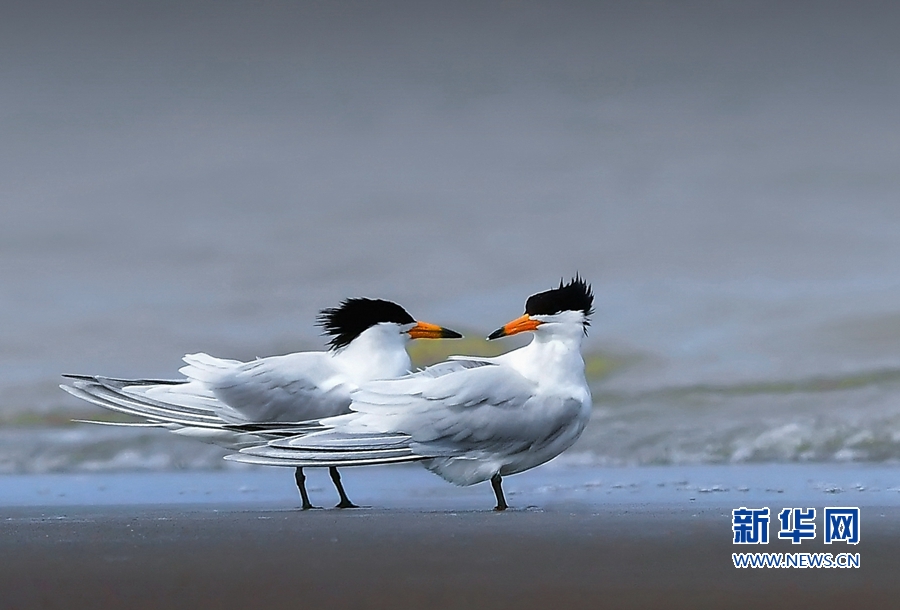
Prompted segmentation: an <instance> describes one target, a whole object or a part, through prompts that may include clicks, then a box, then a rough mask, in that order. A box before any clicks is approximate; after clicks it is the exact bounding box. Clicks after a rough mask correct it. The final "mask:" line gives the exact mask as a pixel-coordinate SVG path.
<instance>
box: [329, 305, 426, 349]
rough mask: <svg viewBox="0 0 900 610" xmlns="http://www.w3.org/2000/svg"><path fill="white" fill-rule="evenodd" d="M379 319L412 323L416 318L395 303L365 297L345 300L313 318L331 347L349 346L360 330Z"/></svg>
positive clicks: (372, 324) (369, 326)
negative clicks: (328, 338)
mask: <svg viewBox="0 0 900 610" xmlns="http://www.w3.org/2000/svg"><path fill="white" fill-rule="evenodd" d="M380 322H394V323H396V324H412V323H414V322H415V320H414V319H413V317H412V316H411V315H409V313H407V311H406V310H405V309H403V308H402V307H400V306H399V305H397V304H396V303H392V302H391V301H383V300H381V299H365V298H357V299H346V300H344V301H343V302H342V303H341V304H340V305H339V306H337V307H330V308H328V309H323V310H322V311H320V312H319V315H318V317H317V318H316V324H317V325H318V326H320V327H322V330H323V331H324V333H323V334H325V335H327V336H329V337H331V340H330V341H329V342H328V345H330V346H331V349H339V348H342V347H344V346H346V345H349V344H350V342H351V341H353V340H354V339H356V338H357V337H358V336H359V335H361V334H362V333H363V331H365V330H366V329H368V328H371V327H372V326H375V325H376V324H379V323H380Z"/></svg>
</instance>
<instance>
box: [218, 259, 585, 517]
mask: <svg viewBox="0 0 900 610" xmlns="http://www.w3.org/2000/svg"><path fill="white" fill-rule="evenodd" d="M592 313H593V293H592V291H591V287H590V285H589V284H588V283H587V282H585V281H584V280H583V279H581V278H580V277H578V276H576V277H574V278H573V279H572V280H571V281H569V282H562V281H561V282H560V284H559V287H557V288H553V289H551V290H548V291H545V292H541V293H538V294H535V295H532V296H531V297H530V298H529V299H528V300H527V301H526V303H525V314H524V315H522V316H521V317H519V318H516V319H515V320H513V321H511V322H509V323H508V324H506V325H505V326H503V327H501V328H499V329H497V330H496V331H494V332H493V333H491V335H490V337H489V338H490V339H498V338H500V337H506V336H511V335H515V334H518V333H522V332H530V333H532V334H533V339H532V341H531V342H530V343H529V344H528V345H526V346H525V347H522V348H519V349H516V350H513V351H510V352H508V353H506V354H503V355H501V356H497V357H494V358H479V357H465V356H457V357H453V358H451V359H450V360H448V361H446V362H443V363H440V364H437V365H434V366H432V367H428V368H426V369H424V370H422V371H420V372H417V373H413V374H410V375H406V376H404V377H400V378H398V379H393V380H381V381H373V382H369V383H364V384H362V385H361V386H360V387H359V389H357V390H354V391H353V392H352V393H351V397H352V401H353V402H352V404H351V405H350V408H351V410H352V411H353V412H352V413H350V414H348V415H342V416H338V417H332V418H328V419H324V420H321V421H320V422H319V424H320V425H321V426H323V429H322V430H320V431H316V432H313V433H311V434H304V435H297V436H294V437H287V438H279V439H273V440H270V441H269V442H267V443H265V444H260V445H256V446H251V447H246V448H244V449H242V450H241V451H240V453H237V454H233V455H229V456H226V459H231V460H238V461H242V462H250V463H255V464H269V465H280V466H354V465H367V464H390V463H398V462H414V461H417V462H420V463H421V464H422V465H423V466H425V468H427V469H428V470H431V471H432V472H434V473H436V474H438V475H440V476H441V477H443V478H444V479H446V480H447V481H450V482H451V483H455V484H457V485H472V484H474V483H479V482H482V481H490V482H491V485H492V487H493V490H494V494H495V496H496V500H497V504H496V507H495V510H505V509H506V508H507V503H506V499H505V497H504V495H503V488H502V478H503V477H504V476H507V475H512V474H516V473H519V472H524V471H526V470H529V469H531V468H534V467H535V466H539V465H540V464H543V463H545V462H547V461H549V460H551V459H553V458H554V457H556V456H557V455H559V454H560V453H562V452H563V451H565V450H566V449H568V448H569V447H571V446H572V444H573V443H575V441H576V440H577V439H578V437H579V436H580V435H581V433H582V431H583V430H584V428H585V425H586V424H587V422H588V418H589V417H590V413H591V394H590V390H589V388H588V384H587V381H586V379H585V375H584V360H583V358H582V355H581V345H582V341H583V339H584V337H585V336H586V334H587V328H588V325H589V324H590V316H591V314H592Z"/></svg>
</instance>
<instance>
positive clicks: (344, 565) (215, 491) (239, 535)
mask: <svg viewBox="0 0 900 610" xmlns="http://www.w3.org/2000/svg"><path fill="white" fill-rule="evenodd" d="M280 475H285V476H284V477H282V476H280ZM160 476H161V475H160ZM166 477H167V478H166ZM890 477H891V471H890V468H885V467H862V468H858V467H852V466H850V467H822V466H811V467H790V466H743V467H719V468H715V467H703V468H695V469H690V468H687V469H679V468H656V469H644V468H626V469H597V468H579V467H565V468H561V467H557V468H547V469H538V470H537V471H534V472H532V473H528V474H526V475H523V476H521V477H518V479H520V480H518V481H517V477H511V478H510V479H509V485H508V487H509V491H510V499H511V504H513V505H514V506H515V508H514V509H513V510H510V511H508V512H506V513H494V512H492V511H491V510H489V506H490V497H489V494H490V492H489V490H488V489H485V488H483V486H475V487H473V488H468V489H462V490H460V489H457V488H453V487H451V486H445V485H444V484H443V483H442V482H441V481H440V480H439V479H437V478H436V477H431V476H428V473H425V472H423V471H422V472H420V471H417V470H414V469H403V468H401V469H399V471H391V470H390V469H386V468H385V469H370V470H369V471H368V472H366V469H360V470H356V471H350V472H348V473H347V475H346V476H345V481H346V482H347V484H348V491H350V490H353V492H354V493H355V495H356V496H357V498H356V499H357V500H358V501H365V502H366V503H373V506H371V507H369V508H362V509H359V510H350V511H339V510H334V509H324V510H314V511H307V512H301V511H298V510H296V500H294V499H293V497H292V492H293V490H292V489H291V488H290V485H289V483H290V481H289V479H290V477H289V476H287V473H285V472H283V471H277V470H275V471H273V470H264V471H250V472H242V473H220V474H196V473H182V474H169V475H165V477H163V478H159V477H157V480H156V481H153V480H148V479H152V478H153V476H152V475H96V476H92V477H81V478H80V480H79V481H75V482H72V479H76V477H69V478H68V479H67V480H69V481H70V483H69V485H70V487H71V488H76V487H79V486H80V487H81V488H83V489H84V488H87V487H91V486H101V487H104V490H105V493H107V494H110V500H113V501H115V502H119V503H118V504H116V503H110V504H106V505H102V504H100V505H97V504H95V505H85V504H83V503H80V501H79V500H78V499H77V497H76V496H74V495H70V494H67V495H65V496H58V495H57V496H52V495H51V496H50V497H49V499H50V500H51V501H53V502H54V504H51V505H44V506H40V505H31V506H28V505H25V504H26V503H27V502H25V500H26V499H27V495H28V493H29V491H28V490H29V489H31V490H32V491H34V490H38V491H39V490H40V489H45V490H46V487H45V486H46V485H48V484H49V485H55V486H57V488H58V489H63V488H64V487H65V485H63V479H66V478H65V477H56V478H55V479H54V478H53V477H51V478H50V480H48V479H47V478H46V477H18V478H17V480H16V481H13V479H16V477H3V478H2V479H0V489H2V490H3V491H4V497H16V498H18V501H17V502H18V503H19V505H18V506H10V507H7V508H5V509H3V510H2V515H3V517H2V522H0V541H2V544H0V549H2V550H0V553H2V561H3V565H4V569H3V571H2V573H0V595H2V599H3V600H4V607H9V608H22V609H25V608H96V607H110V608H111V607H128V608H174V609H177V608H198V607H216V608H247V607H266V608H297V607H348V608H349V607H356V608H482V607H484V608H546V607H566V608H605V607H609V608H658V607H665V608H673V607H675V608H682V607H683V608H725V607H727V608H759V607H767V608H788V607H818V608H844V607H848V606H852V607H865V608H891V607H895V604H896V599H897V595H898V594H900V582H898V581H897V579H896V570H897V566H898V560H897V550H898V549H900V502H898V499H897V498H896V496H900V494H898V493H897V491H896V490H894V489H889V488H886V487H884V486H882V481H885V480H886V479H889V478H890ZM142 479H144V482H145V483H147V485H146V487H147V489H148V490H149V492H150V494H151V495H152V496H153V497H151V498H150V499H148V500H146V501H145V502H144V503H139V501H140V497H138V494H136V493H135V492H134V489H139V488H141V487H142V486H141V480H142ZM128 480H130V481H131V483H130V484H131V485H133V486H134V487H130V488H129V487H128V485H126V483H125V481H128ZM204 481H205V482H204ZM579 481H580V484H577V483H576V482H579ZM714 481H718V483H713V482H714ZM826 481H832V483H827V482H826ZM851 481H855V483H850V482H851ZM204 485H207V486H208V489H207V491H208V492H209V493H206V492H202V493H201V497H199V498H198V497H191V493H190V491H188V492H185V490H190V489H195V488H203V486H204ZM829 485H830V486H829ZM42 486H44V487H42ZM14 488H16V489H18V494H19V495H18V496H14V494H12V493H11V492H12V490H13V489H14ZM157 488H160V489H162V488H167V490H165V491H162V492H161V494H154V493H153V492H154V491H155V490H156V489H157ZM23 489H24V491H23ZM379 490H380V491H379ZM311 491H312V492H313V495H314V498H313V499H314V501H317V502H318V503H321V504H326V500H327V501H328V502H331V501H332V498H331V495H332V494H333V491H332V490H330V489H328V488H327V487H325V486H324V485H322V486H316V487H313V488H312V489H311ZM257 493H259V494H263V495H266V494H271V495H267V496H266V497H264V498H259V499H258V501H257V499H254V495H255V494H257ZM167 494H168V495H167ZM229 494H231V495H230V496H229ZM101 495H102V494H101ZM241 495H243V496H244V500H243V501H242V502H241V501H236V500H235V498H240V497H241ZM173 496H174V497H177V496H181V497H187V499H188V501H187V502H183V503H174V502H173V501H172V497H173ZM248 496H249V497H248ZM276 496H277V497H276ZM45 497H47V496H46V495H45ZM67 498H68V499H67ZM154 500H158V501H161V502H163V503H153V501H154ZM165 502H171V503H165ZM376 502H377V504H374V503H376ZM804 502H805V503H806V504H805V505H807V506H818V507H822V506H826V505H828V506H831V505H842V506H843V505H859V506H860V507H861V532H862V533H861V540H860V543H859V544H858V545H855V546H854V547H852V548H851V547H849V546H847V545H845V544H844V545H840V546H838V545H836V544H832V545H830V546H826V545H824V544H823V542H822V537H821V535H820V536H819V537H817V539H816V540H813V541H804V543H803V544H802V545H801V547H802V548H801V547H792V545H791V543H790V542H789V541H784V540H777V537H776V536H775V534H774V531H776V530H774V529H773V534H772V535H771V536H772V538H773V540H772V541H771V542H770V543H769V544H768V545H766V547H756V548H752V549H748V548H738V547H736V546H735V545H733V544H732V542H731V535H732V534H731V509H732V508H736V507H738V506H741V505H751V506H753V505H757V504H758V505H762V504H766V505H769V506H771V507H772V508H773V512H777V511H778V510H780V508H781V507H782V506H790V505H792V503H801V504H797V505H803V504H802V503H804ZM326 505H327V504H326ZM773 521H774V519H773ZM801 550H802V551H803V552H810V553H813V552H833V553H837V552H842V551H852V552H859V553H860V556H861V567H860V568H859V569H834V570H826V569H806V570H801V569H790V570H774V569H736V568H735V567H734V566H733V564H732V560H731V553H732V552H736V551H766V552H797V551H801Z"/></svg>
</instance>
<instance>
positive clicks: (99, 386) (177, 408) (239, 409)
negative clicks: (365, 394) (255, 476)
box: [60, 352, 352, 449]
mask: <svg viewBox="0 0 900 610" xmlns="http://www.w3.org/2000/svg"><path fill="white" fill-rule="evenodd" d="M185 362H187V363H188V366H186V367H184V368H182V369H181V372H182V373H184V374H185V375H186V376H187V377H188V379H182V380H154V379H112V378H107V377H100V376H69V377H71V378H74V379H75V381H74V382H73V383H72V385H70V386H67V385H63V386H60V387H61V388H62V389H63V390H65V391H66V392H68V393H70V394H72V395H73V396H76V397H78V398H81V399H83V400H86V401H89V402H92V403H94V404H96V405H99V406H101V407H104V408H106V409H109V410H112V411H116V412H119V413H125V414H128V415H133V416H136V417H141V418H143V419H145V420H146V422H147V424H148V425H154V426H159V427H165V428H167V429H169V430H171V431H172V432H175V433H177V434H182V435H185V436H191V437H193V438H197V439H200V440H205V441H207V442H211V443H214V444H217V445H221V446H223V447H227V448H231V449H240V448H242V447H245V446H248V445H254V444H259V443H262V442H265V441H266V439H269V438H273V437H279V436H283V435H284V434H285V431H283V430H280V428H281V427H282V425H283V424H284V422H291V423H293V422H302V421H304V420H309V419H317V418H321V417H328V416H332V415H336V414H339V413H346V412H349V406H350V389H351V387H352V386H350V385H348V384H347V383H346V382H345V381H343V378H342V377H341V376H339V375H336V373H335V371H334V370H333V368H332V367H330V366H329V364H330V363H329V362H328V360H327V356H326V355H325V354H322V353H316V352H312V353H304V354H291V355H288V356H278V357H273V358H265V359H260V360H255V361H253V362H247V363H244V362H239V361H237V360H224V359H218V358H213V357H211V356H208V355H206V354H189V355H187V356H185ZM112 425H124V424H112ZM311 429H314V426H313V425H311V424H302V423H301V424H297V425H292V426H291V427H290V433H291V434H299V433H301V432H303V431H309V430H311Z"/></svg>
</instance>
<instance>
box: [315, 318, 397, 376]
mask: <svg viewBox="0 0 900 610" xmlns="http://www.w3.org/2000/svg"><path fill="white" fill-rule="evenodd" d="M332 358H333V359H334V363H335V365H336V366H337V367H338V368H340V369H341V370H342V371H343V372H344V373H345V374H346V375H347V376H348V377H350V378H351V379H353V380H354V381H356V382H357V383H364V382H367V381H373V380H375V379H393V378H395V377H400V376H401V375H404V374H406V373H408V372H409V369H410V368H411V367H412V363H411V362H410V360H409V354H407V353H406V340H405V339H404V338H403V337H402V336H401V335H400V334H399V333H397V332H396V331H392V330H387V331H386V330H384V329H381V328H379V327H373V328H370V329H368V330H366V331H364V332H363V333H361V334H360V335H359V336H358V337H356V338H355V339H353V341H351V342H350V344H349V345H347V346H346V347H343V348H341V349H339V350H337V351H336V352H334V353H333V355H332Z"/></svg>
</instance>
